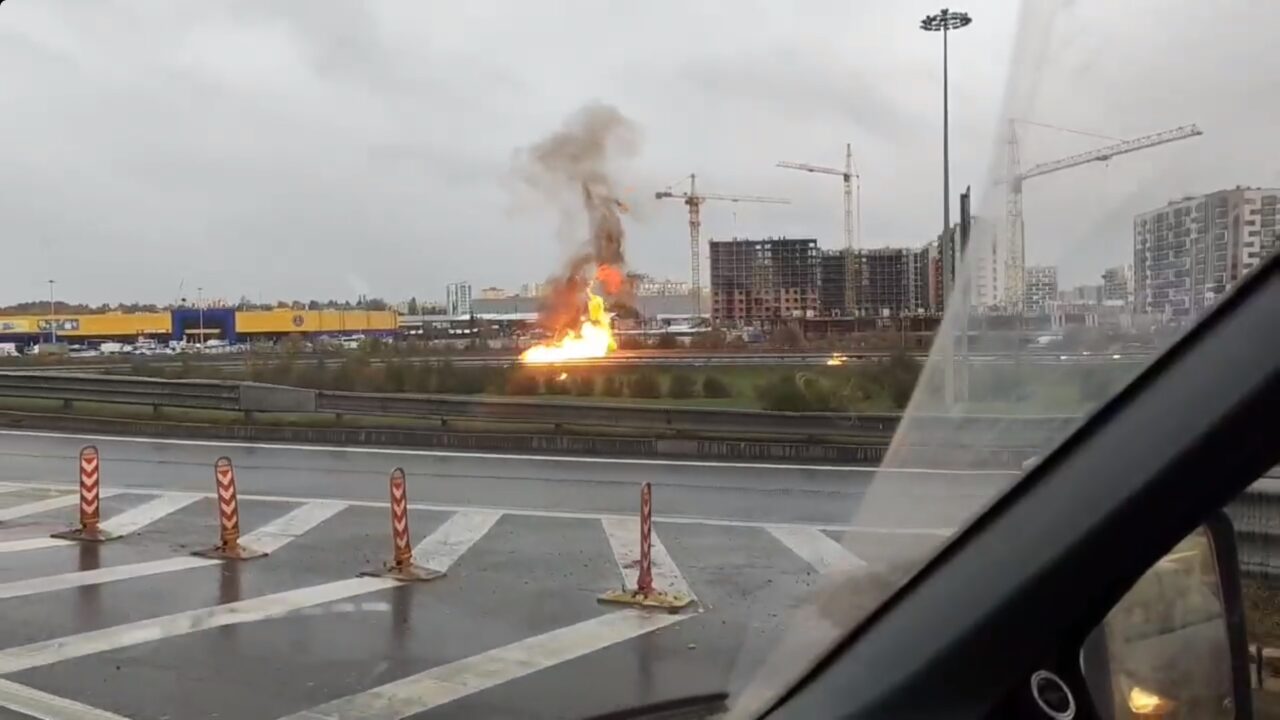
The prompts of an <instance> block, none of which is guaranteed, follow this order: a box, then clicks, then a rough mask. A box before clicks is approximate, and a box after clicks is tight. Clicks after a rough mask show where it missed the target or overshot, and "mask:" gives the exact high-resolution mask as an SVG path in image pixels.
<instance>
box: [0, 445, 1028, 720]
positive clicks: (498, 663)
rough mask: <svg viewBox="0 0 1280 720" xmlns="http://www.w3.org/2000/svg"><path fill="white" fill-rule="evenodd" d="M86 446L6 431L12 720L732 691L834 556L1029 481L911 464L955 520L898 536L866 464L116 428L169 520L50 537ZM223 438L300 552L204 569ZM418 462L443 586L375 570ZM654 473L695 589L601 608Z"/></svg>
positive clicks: (109, 481)
mask: <svg viewBox="0 0 1280 720" xmlns="http://www.w3.org/2000/svg"><path fill="white" fill-rule="evenodd" d="M86 442H90V441H89V440H86V439H83V438H70V437H60V436H49V435H37V434H0V485H2V487H0V490H3V492H0V518H3V517H6V515H5V513H6V512H7V513H9V515H12V517H9V518H8V519H5V520H3V521H0V618H2V619H3V622H0V718H4V717H31V716H36V715H34V714H33V715H28V714H24V713H21V712H17V710H16V709H22V708H24V707H25V708H26V709H27V710H29V711H30V710H32V708H33V707H34V706H31V705H30V704H29V703H32V702H40V701H48V702H51V703H54V705H53V706H54V707H55V708H56V713H61V714H49V713H53V712H54V711H48V710H47V709H46V710H45V711H46V714H47V716H49V717H54V718H66V719H67V720H87V719H88V718H111V717H113V716H111V715H94V714H92V709H98V710H101V711H106V712H109V713H115V714H116V715H117V716H120V717H128V718H166V717H167V718H206V717H207V718H214V717H217V718H243V719H245V720H252V719H254V718H282V717H290V716H294V715H296V714H298V713H308V712H310V713H311V714H308V715H298V717H306V718H323V717H361V718H372V717H426V718H446V717H448V718H453V717H457V718H471V717H547V718H552V717H581V716H584V715H589V714H596V713H601V712H605V711H610V710H617V709H620V708H623V707H628V706H631V705H635V704H637V703H642V702H651V701H654V700H659V699H663V698H672V697H679V696H685V695H689V694H696V693H706V692H714V691H718V690H726V689H729V690H732V689H735V688H739V687H742V686H743V684H745V683H746V682H748V681H749V680H750V676H751V672H752V670H753V669H754V668H756V667H757V666H758V665H759V664H760V663H761V662H762V661H763V659H764V657H765V656H766V655H767V653H768V651H769V649H770V648H771V647H773V646H774V645H776V643H777V641H778V638H779V637H780V636H781V635H780V634H781V633H784V632H785V621H786V618H787V617H788V615H789V614H790V613H791V612H792V611H794V610H795V609H796V608H798V607H800V606H802V605H803V604H804V603H805V601H806V598H807V596H808V595H809V593H810V592H811V591H812V590H813V589H814V587H815V586H816V584H817V582H818V579H819V576H820V572H819V569H820V568H821V567H823V566H824V565H823V563H825V562H835V563H837V564H840V563H845V564H848V565H849V566H860V565H863V564H865V565H870V566H871V567H875V566H878V565H882V564H886V563H890V562H894V561H898V560H901V559H903V558H908V557H913V556H917V555H920V554H923V553H926V552H928V550H929V549H930V548H932V547H934V546H936V544H937V543H938V542H940V541H941V539H942V537H943V534H942V532H941V530H942V529H944V528H948V527H953V526H954V525H955V524H957V523H958V522H960V521H961V520H962V519H963V516H964V515H965V514H967V512H968V511H969V509H970V508H972V507H976V505H977V504H979V503H980V502H981V501H982V500H984V499H985V497H986V496H987V495H989V494H990V492H992V491H993V490H992V488H995V487H997V486H1002V485H1003V484H1005V483H1007V482H1008V479H1007V478H1006V477H1002V476H995V475H993V476H987V475H982V474H970V475H961V476H946V475H939V474H936V473H935V474H930V473H906V472H903V473H895V474H894V475H892V479H893V481H894V482H895V483H901V484H902V487H903V488H904V489H907V490H909V492H908V493H906V495H905V497H907V498H909V501H910V504H911V505H912V506H916V507H919V508H920V511H919V512H918V513H916V514H915V515H913V516H912V517H910V518H909V519H910V521H911V522H909V523H907V525H913V526H914V527H915V529H916V530H932V531H931V532H930V531H921V532H917V531H910V532H887V531H888V530H893V529H894V528H884V527H878V526H877V525H876V523H875V520H876V518H874V517H867V516H866V515H867V513H865V512H863V513H859V512H858V510H859V506H860V503H861V502H862V500H863V498H864V497H865V496H866V493H867V488H868V485H869V483H870V481H871V479H872V477H873V476H872V473H871V472H870V471H868V470H866V469H855V468H812V467H804V468H801V467H781V466H768V467H743V466H727V465H715V464H711V463H706V464H696V463H666V462H636V461H617V462H598V461H592V460H594V459H585V458H576V459H575V458H570V459H557V458H541V457H499V456H491V455H456V454H436V453H412V452H405V451H381V450H377V449H372V448H357V449H316V448H296V449H291V448H279V447H247V446H234V445H226V444H217V443H208V444H204V443H181V442H128V441H123V440H118V439H116V440H111V439H93V440H91V442H93V443H94V444H96V445H97V446H98V448H99V450H100V452H101V455H102V483H103V488H104V491H108V492H109V491H113V490H114V491H116V494H113V495H109V496H108V497H105V498H104V500H103V519H104V521H106V522H108V523H110V522H111V521H112V519H113V518H116V519H117V521H121V520H124V519H127V518H132V519H133V521H135V522H136V521H138V520H140V519H141V520H145V522H144V523H143V524H142V525H141V526H139V527H138V528H137V529H136V531H135V532H133V533H131V534H130V535H128V536H127V537H125V538H123V539H121V540H118V541H114V542H110V543H105V544H100V545H99V544H92V545H85V544H60V545H50V546H44V547H39V546H37V547H30V544H31V543H33V542H34V543H37V544H38V543H42V542H44V540H43V538H45V537H47V533H49V532H51V531H53V530H57V529H62V528H64V527H66V526H67V525H68V524H69V523H70V522H71V521H72V520H73V519H74V518H75V509H74V506H73V505H70V504H68V505H65V506H63V507H56V508H49V509H41V508H45V507H47V505H48V501H50V499H51V498H57V497H63V496H66V495H67V494H68V492H69V491H70V490H71V489H72V488H73V486H74V485H73V484H74V482H75V478H76V476H75V468H76V462H75V460H74V458H75V456H76V453H77V452H78V450H79V448H80V446H81V445H83V444H85V443H86ZM223 454H225V455H228V456H230V457H232V459H233V460H234V461H235V462H236V467H237V476H238V480H239V492H240V495H241V526H242V528H243V530H244V532H245V533H246V535H247V537H246V538H245V542H246V544H249V541H250V538H253V539H254V541H255V542H258V541H261V542H265V543H268V544H271V543H277V545H275V546H274V547H275V549H274V551H273V552H272V553H271V554H270V555H269V556H268V557H266V558H263V559H260V560H255V561H250V562H242V563H224V562H209V563H201V562H200V561H193V560H188V559H187V558H190V555H189V553H190V552H191V551H192V550H195V549H199V548H201V547H207V546H210V545H213V544H214V542H215V540H216V538H217V535H218V523H217V513H216V506H215V503H214V500H213V498H212V497H211V495H212V492H213V472H212V463H213V460H214V459H215V458H216V457H218V456H219V455H223ZM396 465H400V466H403V467H404V468H405V470H406V471H407V473H408V476H409V496H410V501H411V502H412V503H413V505H414V509H412V510H411V511H410V526H411V529H412V534H413V541H414V542H415V543H417V542H419V541H422V542H423V545H422V547H421V548H420V552H419V553H418V558H417V559H418V560H419V562H422V563H423V564H429V565H435V564H439V565H440V566H441V569H445V568H447V575H446V576H445V577H444V578H441V579H439V580H436V581H432V582H430V583H424V584H412V585H396V584H394V583H392V582H390V581H382V580H377V579H368V578H366V579H354V576H355V574H356V573H357V572H359V571H361V570H365V569H370V568H376V567H378V566H379V565H380V564H381V563H382V562H383V561H385V560H387V559H389V557H390V538H389V523H388V511H387V507H386V493H387V484H386V478H387V472H388V471H389V470H390V468H391V467H393V466H396ZM645 480H648V481H651V482H652V483H653V484H654V488H655V490H654V506H655V517H656V520H655V523H654V531H655V534H656V536H657V542H656V545H660V546H661V552H659V549H658V548H657V547H655V574H656V575H657V576H658V578H659V580H660V581H662V582H673V583H684V584H685V585H687V588H688V590H689V592H691V593H692V594H693V595H695V596H696V603H695V605H694V606H693V607H692V608H690V609H688V610H686V611H684V613H682V614H680V615H678V616H670V615H653V614H651V613H649V612H645V611H640V610H636V609H632V608H627V607H619V606H610V605H604V604H601V603H599V602H597V597H598V596H599V595H600V593H602V592H604V591H607V590H610V589H613V588H617V587H619V586H620V585H621V584H622V583H623V573H624V572H626V570H625V569H620V565H625V564H626V557H628V556H627V555H626V550H625V548H624V549H620V548H619V547H618V546H617V544H616V543H617V542H618V541H616V539H615V538H614V537H613V536H611V535H610V533H609V531H608V529H607V528H608V527H610V523H615V524H616V523H619V522H625V521H626V520H627V519H628V518H627V517H626V516H633V515H634V514H635V513H636V511H637V506H638V497H637V490H638V484H639V483H640V482H642V481H645ZM193 493H199V494H200V496H199V497H196V496H195V495H193ZM935 495H937V496H938V497H940V498H942V497H945V498H949V499H950V502H927V500H929V499H930V498H933V496H935ZM934 499H936V498H934ZM70 500H71V501H73V502H74V498H70ZM335 501H336V503H335ZM53 502H55V503H56V502H58V501H56V500H55V501H53ZM33 503H37V504H36V505H32V504H33ZM41 503H43V504H41ZM30 508H35V509H37V510H39V511H35V512H26V509H30ZM615 515H617V516H624V517H622V518H619V517H611V516H615ZM851 520H852V522H851ZM850 524H852V525H854V526H856V527H857V528H859V529H857V530H855V531H853V532H849V533H845V532H843V531H841V530H840V528H841V527H843V526H848V525H850ZM895 524H896V526H897V529H899V530H900V529H901V528H902V527H903V525H902V524H901V523H896V522H895ZM122 527H123V526H122ZM627 527H630V526H627ZM260 529H265V530H269V531H270V532H265V531H264V532H259V533H258V534H257V535H255V534H254V533H255V530H260ZM623 537H624V538H630V537H631V536H630V535H628V534H626V533H623ZM833 539H840V540H843V548H841V546H840V545H839V544H837V543H836V542H834V541H833ZM450 553H453V555H452V556H450ZM449 557H452V558H453V559H452V560H450V559H448V558H449ZM632 572H634V570H633V571H632ZM670 578H674V579H673V580H671V579H670ZM672 587H676V585H673V586H672ZM6 683H8V684H6ZM13 683H17V684H18V685H13ZM19 686H22V687H19ZM29 690H34V691H35V692H34V697H35V698H36V699H35V700H32V699H31V698H32V694H31V693H30V692H29ZM61 700H69V701H71V702H72V703H79V704H81V705H72V706H65V705H58V703H57V702H54V701H61ZM23 703H28V705H25V706H24V705H23ZM67 707H70V709H67ZM15 708H16V709H15ZM40 708H41V709H44V706H40ZM77 713H78V714H77Z"/></svg>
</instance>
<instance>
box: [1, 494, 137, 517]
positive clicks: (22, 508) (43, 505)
mask: <svg viewBox="0 0 1280 720" xmlns="http://www.w3.org/2000/svg"><path fill="white" fill-rule="evenodd" d="M117 492H119V491H118V490H102V491H101V492H100V493H99V496H98V497H99V502H101V498H104V497H108V496H110V495H115V494H116V493H117ZM79 504H80V493H79V492H74V493H69V494H67V495H59V496H57V497H51V498H45V499H44V500H36V501H35V502H29V503H24V504H22V505H14V506H13V507H7V508H0V522H4V521H6V520H14V519H17V518H20V517H24V516H26V515H34V514H36V513H42V512H48V511H50V510H59V509H61V508H64V507H69V506H71V505H79Z"/></svg>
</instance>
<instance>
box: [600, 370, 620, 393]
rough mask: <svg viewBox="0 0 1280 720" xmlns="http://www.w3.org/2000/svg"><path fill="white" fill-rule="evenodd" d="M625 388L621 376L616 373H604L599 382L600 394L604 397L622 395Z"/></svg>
mask: <svg viewBox="0 0 1280 720" xmlns="http://www.w3.org/2000/svg"><path fill="white" fill-rule="evenodd" d="M625 389H626V388H625V387H624V386H623V384H622V378H620V377H618V376H617V375H606V376H605V377H604V380H603V381H602V382H601V383H600V394H601V395H604V396H605V397H622V395H623V391H624V390H625Z"/></svg>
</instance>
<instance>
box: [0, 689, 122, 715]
mask: <svg viewBox="0 0 1280 720" xmlns="http://www.w3.org/2000/svg"><path fill="white" fill-rule="evenodd" d="M0 707H6V708H9V709H10V710H16V711H18V712H20V713H25V714H27V715H30V716H31V717H35V718H40V720H129V719H128V718H126V717H124V716H123V715H117V714H115V713H113V712H107V711H106V710H99V709H98V708H96V707H90V706H88V705H85V704H84V703H78V702H76V701H75V700H70V699H68V698H64V697H58V696H57V695H51V694H49V693H47V692H44V691H42V690H37V689H35V688H33V687H27V686H26V685H19V684H18V683H16V682H12V681H9V680H0Z"/></svg>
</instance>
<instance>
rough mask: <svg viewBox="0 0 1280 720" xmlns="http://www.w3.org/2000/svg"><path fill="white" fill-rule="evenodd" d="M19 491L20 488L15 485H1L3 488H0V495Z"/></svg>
mask: <svg viewBox="0 0 1280 720" xmlns="http://www.w3.org/2000/svg"><path fill="white" fill-rule="evenodd" d="M21 489H22V488H20V487H18V486H17V485H3V486H0V493H11V492H17V491H19V490H21Z"/></svg>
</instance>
